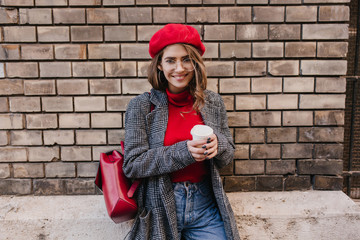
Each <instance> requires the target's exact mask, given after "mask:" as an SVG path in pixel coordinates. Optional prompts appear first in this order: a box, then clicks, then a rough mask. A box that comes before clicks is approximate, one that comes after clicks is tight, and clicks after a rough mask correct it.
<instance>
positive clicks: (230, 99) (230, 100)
mask: <svg viewBox="0 0 360 240" xmlns="http://www.w3.org/2000/svg"><path fill="white" fill-rule="evenodd" d="M207 89H209V88H207ZM222 99H223V101H224V104H225V108H226V110H228V111H233V110H234V96H222Z"/></svg>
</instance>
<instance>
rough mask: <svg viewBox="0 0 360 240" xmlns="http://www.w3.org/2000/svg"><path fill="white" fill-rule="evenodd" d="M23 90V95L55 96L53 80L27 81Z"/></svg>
mask: <svg viewBox="0 0 360 240" xmlns="http://www.w3.org/2000/svg"><path fill="white" fill-rule="evenodd" d="M24 90H25V95H55V94H56V92H55V80H27V81H25V82H24Z"/></svg>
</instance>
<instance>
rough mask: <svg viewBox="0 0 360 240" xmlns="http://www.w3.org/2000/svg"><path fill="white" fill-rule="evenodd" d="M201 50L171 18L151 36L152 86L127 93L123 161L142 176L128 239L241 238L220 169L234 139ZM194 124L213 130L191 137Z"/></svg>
mask: <svg viewBox="0 0 360 240" xmlns="http://www.w3.org/2000/svg"><path fill="white" fill-rule="evenodd" d="M204 51H205V47H204V45H203V44H202V42H201V40H200V36H199V34H198V32H197V31H196V29H194V28H193V27H191V26H187V25H182V24H168V25H166V26H165V27H163V28H162V29H160V30H159V31H158V32H156V33H155V34H154V36H153V37H152V38H151V40H150V43H149V53H150V56H151V57H152V62H151V65H150V67H149V71H148V72H149V73H148V75H149V76H148V79H149V82H150V83H151V85H152V87H153V89H152V90H151V93H150V94H149V93H144V94H142V95H139V96H137V97H135V98H134V99H132V100H131V101H130V103H129V105H128V108H127V111H126V116H125V122H126V124H125V130H126V133H125V161H124V166H123V169H124V172H125V174H126V176H128V177H129V178H141V179H142V183H141V185H140V187H139V188H138V190H137V193H136V198H137V201H138V207H139V214H138V216H137V217H136V219H135V221H134V225H133V227H132V230H131V232H130V233H129V237H130V239H151V240H155V239H159V240H160V239H161V240H164V239H174V240H178V239H202V240H207V239H211V240H223V239H229V240H230V239H231V240H233V239H240V237H239V235H238V232H237V228H236V223H235V219H234V215H233V212H232V209H231V206H230V204H229V202H228V199H227V197H226V195H225V192H224V190H223V187H222V183H221V179H220V175H219V171H218V169H219V168H221V167H223V166H225V165H227V164H229V163H230V162H231V161H232V159H233V154H234V144H233V143H232V137H231V135H230V132H229V128H228V125H227V117H226V109H225V106H224V103H223V101H222V99H221V97H220V96H219V95H218V94H216V93H214V92H211V91H209V90H206V81H207V80H206V72H205V67H204V63H203V61H202V57H201V56H202V55H203V53H204ZM152 109H153V110H152ZM197 124H205V125H208V126H210V127H211V128H212V129H213V130H214V134H213V135H211V137H209V138H208V139H207V140H197V141H195V140H191V139H192V137H191V134H190V130H191V128H192V127H193V126H194V125H197Z"/></svg>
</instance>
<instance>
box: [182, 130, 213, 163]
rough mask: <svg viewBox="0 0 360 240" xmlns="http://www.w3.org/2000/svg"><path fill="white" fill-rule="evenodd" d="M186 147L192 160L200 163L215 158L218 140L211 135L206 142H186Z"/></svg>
mask: <svg viewBox="0 0 360 240" xmlns="http://www.w3.org/2000/svg"><path fill="white" fill-rule="evenodd" d="M187 147H188V149H189V152H190V153H191V155H192V156H193V158H194V159H195V160H196V161H198V162H201V161H204V160H207V159H210V158H213V157H215V156H216V154H217V152H218V140H217V137H216V135H215V134H212V135H211V136H210V137H209V138H208V139H207V140H192V141H188V142H187Z"/></svg>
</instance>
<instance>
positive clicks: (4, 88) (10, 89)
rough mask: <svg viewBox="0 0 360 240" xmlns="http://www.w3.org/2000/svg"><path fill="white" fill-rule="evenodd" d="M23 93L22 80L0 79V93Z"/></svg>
mask: <svg viewBox="0 0 360 240" xmlns="http://www.w3.org/2000/svg"><path fill="white" fill-rule="evenodd" d="M16 94H24V81H23V80H20V79H1V81H0V95H16Z"/></svg>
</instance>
